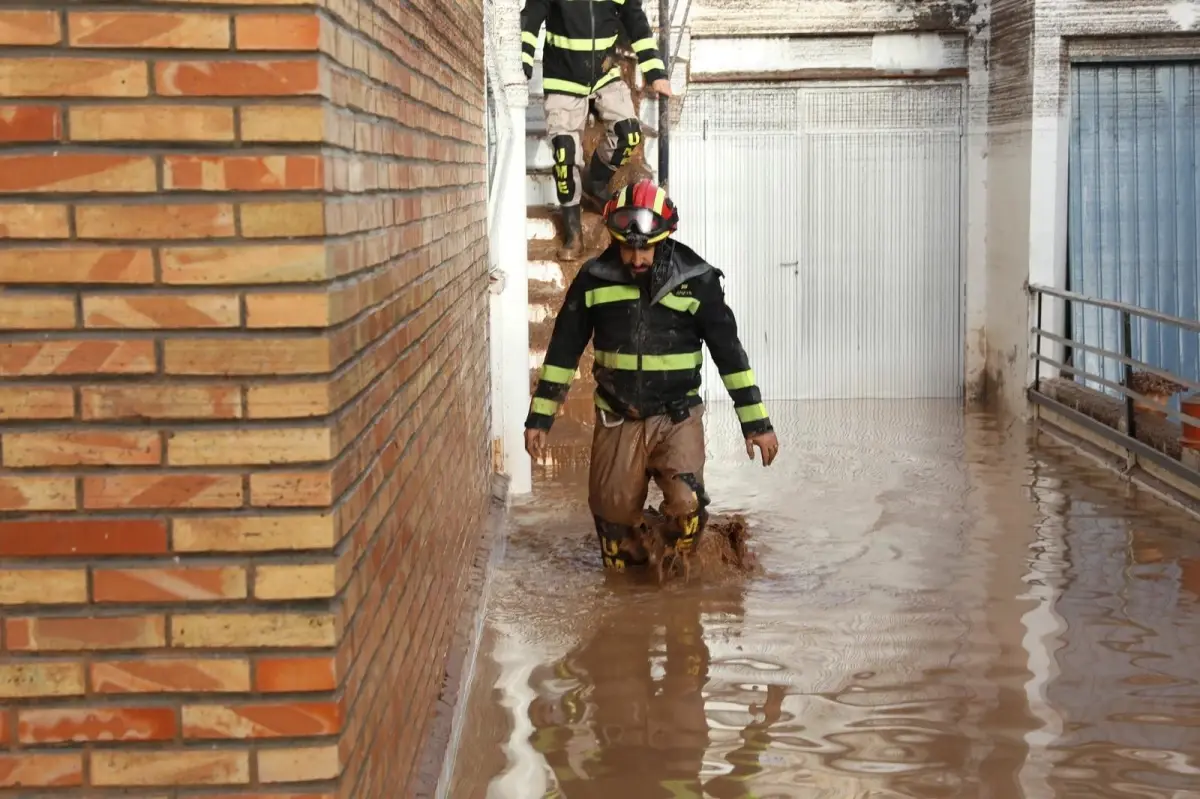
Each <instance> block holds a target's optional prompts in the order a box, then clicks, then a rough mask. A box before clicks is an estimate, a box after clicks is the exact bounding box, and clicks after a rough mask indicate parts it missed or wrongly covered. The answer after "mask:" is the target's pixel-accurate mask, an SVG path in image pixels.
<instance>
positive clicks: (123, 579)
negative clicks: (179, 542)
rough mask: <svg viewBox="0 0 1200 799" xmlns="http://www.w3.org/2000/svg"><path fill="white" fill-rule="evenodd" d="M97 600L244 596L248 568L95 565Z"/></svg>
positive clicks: (94, 593) (197, 599) (203, 599)
mask: <svg viewBox="0 0 1200 799" xmlns="http://www.w3.org/2000/svg"><path fill="white" fill-rule="evenodd" d="M92 596H93V598H94V599H95V601H96V602H130V603H135V602H183V601H193V602H212V601H215V600H221V599H244V598H245V596H246V570H245V569H243V568H242V567H240V566H214V567H201V566H194V567H190V568H178V569H96V570H94V571H93V573H92Z"/></svg>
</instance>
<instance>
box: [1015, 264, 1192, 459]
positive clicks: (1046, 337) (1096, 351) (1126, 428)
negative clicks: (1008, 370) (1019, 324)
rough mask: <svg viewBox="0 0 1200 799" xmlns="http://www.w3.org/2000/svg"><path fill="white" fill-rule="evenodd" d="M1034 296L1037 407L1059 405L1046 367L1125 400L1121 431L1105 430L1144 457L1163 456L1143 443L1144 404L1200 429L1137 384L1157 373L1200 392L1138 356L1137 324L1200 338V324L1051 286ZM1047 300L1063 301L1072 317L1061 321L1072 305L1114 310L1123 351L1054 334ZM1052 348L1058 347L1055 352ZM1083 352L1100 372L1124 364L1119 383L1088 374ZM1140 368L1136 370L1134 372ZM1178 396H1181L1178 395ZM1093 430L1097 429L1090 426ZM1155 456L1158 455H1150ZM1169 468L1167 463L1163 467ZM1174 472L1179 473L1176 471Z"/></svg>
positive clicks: (1040, 288) (1032, 291)
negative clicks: (1048, 325) (1045, 381)
mask: <svg viewBox="0 0 1200 799" xmlns="http://www.w3.org/2000/svg"><path fill="white" fill-rule="evenodd" d="M1029 292H1030V295H1031V297H1032V299H1033V302H1034V309H1033V310H1034V313H1035V316H1036V322H1035V324H1034V326H1033V327H1032V328H1031V333H1032V334H1033V341H1032V342H1031V344H1032V349H1031V350H1030V357H1031V359H1032V360H1033V363H1034V377H1033V385H1032V386H1031V387H1030V393H1031V399H1032V400H1033V401H1034V402H1035V403H1038V404H1042V405H1046V404H1057V403H1055V401H1054V400H1052V399H1050V398H1049V397H1048V396H1047V395H1046V394H1045V393H1044V392H1043V391H1042V376H1043V367H1051V368H1052V369H1054V370H1058V371H1059V372H1062V373H1064V374H1066V375H1070V376H1071V377H1073V378H1076V379H1082V380H1083V381H1084V382H1085V385H1086V384H1088V383H1090V384H1094V385H1097V386H1101V387H1103V388H1104V389H1106V390H1107V391H1105V392H1102V393H1103V394H1112V395H1114V396H1117V397H1119V398H1120V401H1121V402H1122V404H1123V409H1122V412H1121V428H1120V429H1117V430H1113V429H1112V428H1111V427H1106V429H1107V430H1109V431H1110V432H1111V433H1113V434H1114V435H1115V436H1118V437H1119V438H1121V439H1122V443H1123V444H1124V445H1125V446H1126V447H1127V449H1129V450H1130V451H1132V452H1135V453H1137V454H1141V455H1147V456H1150V457H1152V459H1154V460H1156V461H1159V460H1160V457H1161V456H1163V455H1164V453H1162V452H1160V451H1159V450H1156V449H1154V448H1151V447H1147V446H1146V445H1145V444H1143V443H1142V442H1141V441H1139V440H1138V418H1137V406H1138V404H1141V405H1143V406H1145V407H1146V408H1148V409H1152V410H1153V411H1156V412H1158V413H1159V414H1160V415H1163V416H1165V418H1167V419H1169V420H1170V421H1172V422H1177V423H1179V424H1180V425H1181V427H1182V426H1184V425H1192V426H1195V427H1200V418H1197V417H1196V416H1193V415H1189V414H1187V413H1185V412H1184V411H1183V410H1182V409H1181V410H1175V409H1174V408H1172V407H1171V406H1170V405H1165V404H1163V403H1161V402H1159V401H1158V400H1157V399H1156V398H1155V397H1151V396H1148V395H1147V394H1146V393H1143V392H1142V391H1139V390H1137V387H1136V385H1135V383H1136V382H1137V380H1136V375H1137V373H1138V372H1141V373H1144V374H1147V375H1153V376H1155V377H1156V378H1161V379H1162V380H1165V381H1169V382H1170V383H1174V384H1175V385H1176V386H1179V387H1182V388H1183V390H1184V391H1190V392H1200V382H1196V381H1195V380H1191V379H1189V378H1186V377H1184V376H1182V375H1179V374H1176V373H1174V372H1172V371H1169V370H1167V369H1164V368H1162V367H1160V366H1156V365H1154V364H1151V363H1147V362H1146V361H1144V360H1141V359H1139V358H1136V357H1134V335H1133V330H1134V321H1135V319H1136V320H1137V321H1138V322H1139V323H1157V324H1159V325H1167V326H1169V327H1172V328H1175V329H1177V330H1179V331H1180V333H1181V334H1189V333H1194V334H1197V335H1198V336H1200V320H1196V319H1184V318H1181V317H1177V316H1171V315H1169V314H1165V313H1161V312H1158V311H1152V310H1150V309H1148V308H1140V307H1137V306H1134V305H1129V304H1127V303H1123V302H1117V301H1115V300H1102V299H1099V298H1096V297H1089V296H1086V295H1083V294H1077V293H1075V292H1072V291H1065V290H1062V289H1055V288H1050V287H1048V286H1038V285H1031V286H1029ZM1047 298H1052V300H1057V301H1060V302H1061V303H1063V305H1064V307H1065V310H1066V311H1067V313H1064V314H1063V316H1062V318H1063V319H1066V318H1067V314H1069V313H1070V309H1071V305H1072V304H1075V305H1079V306H1084V307H1091V308H1097V309H1104V310H1108V311H1112V312H1115V313H1116V314H1118V315H1119V317H1120V326H1119V335H1118V348H1119V350H1120V351H1119V352H1117V351H1114V350H1109V349H1105V348H1104V347H1101V346H1097V345H1096V344H1093V343H1088V342H1084V341H1079V340H1078V339H1077V338H1076V337H1074V336H1065V335H1060V334H1058V333H1055V332H1054V331H1052V330H1047V329H1045V327H1044V324H1045V322H1044V319H1045V313H1046V312H1045V306H1046V302H1047ZM1044 341H1050V342H1053V343H1054V344H1056V345H1060V346H1061V347H1063V348H1064V349H1063V357H1062V358H1061V360H1060V359H1058V358H1053V357H1050V356H1049V355H1046V354H1045V352H1044V350H1045V349H1047V348H1046V347H1044V346H1043V342H1044ZM1050 349H1053V348H1050ZM1076 352H1079V353H1084V354H1086V355H1090V356H1094V358H1093V359H1099V362H1100V364H1101V368H1100V369H1099V370H1098V371H1100V372H1105V371H1107V370H1106V369H1104V368H1103V367H1104V364H1105V362H1112V363H1115V364H1119V367H1120V374H1121V377H1120V380H1119V381H1114V380H1112V379H1110V378H1109V377H1106V376H1105V375H1104V374H1096V373H1095V372H1092V371H1088V369H1087V368H1084V367H1083V366H1082V365H1081V363H1080V362H1082V361H1084V360H1086V359H1082V358H1076V357H1075V353H1076ZM1135 370H1136V371H1135ZM1177 393H1178V392H1177ZM1089 427H1093V429H1095V427H1094V425H1089ZM1151 453H1153V454H1151ZM1170 460H1171V461H1172V463H1173V464H1174V466H1181V464H1180V463H1179V462H1178V461H1175V460H1174V459H1170ZM1162 465H1166V464H1162ZM1168 468H1171V470H1172V471H1175V472H1178V470H1177V469H1176V468H1174V467H1168ZM1182 468H1184V469H1185V473H1186V476H1187V477H1188V478H1189V479H1195V478H1200V472H1196V471H1195V470H1193V469H1190V468H1187V467H1182Z"/></svg>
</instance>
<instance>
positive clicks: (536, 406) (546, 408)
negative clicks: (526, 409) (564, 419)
mask: <svg viewBox="0 0 1200 799" xmlns="http://www.w3.org/2000/svg"><path fill="white" fill-rule="evenodd" d="M530 410H532V411H533V412H534V413H540V414H541V415H542V416H553V415H554V414H556V413H558V403H557V402H555V401H554V400H548V399H543V398H542V397H534V398H533V405H532V407H531V408H530Z"/></svg>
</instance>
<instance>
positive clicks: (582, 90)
mask: <svg viewBox="0 0 1200 799" xmlns="http://www.w3.org/2000/svg"><path fill="white" fill-rule="evenodd" d="M542 88H543V89H545V90H546V91H548V92H567V93H568V94H578V95H582V96H584V97H587V96H588V95H589V94H591V93H592V90H591V89H590V88H589V87H588V86H587V84H584V83H576V82H575V81H571V80H560V79H558V78H546V79H544V80H543V81H542Z"/></svg>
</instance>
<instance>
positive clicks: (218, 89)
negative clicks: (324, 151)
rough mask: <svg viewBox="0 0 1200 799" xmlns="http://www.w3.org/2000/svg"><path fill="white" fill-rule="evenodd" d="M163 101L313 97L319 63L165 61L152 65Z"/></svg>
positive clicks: (318, 85) (316, 90) (318, 84)
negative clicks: (170, 99)
mask: <svg viewBox="0 0 1200 799" xmlns="http://www.w3.org/2000/svg"><path fill="white" fill-rule="evenodd" d="M154 70H155V71H154V75H155V81H156V85H157V86H158V92H159V94H161V95H163V96H164V97H280V96H300V95H311V94H316V93H317V92H318V90H319V88H320V74H321V68H320V63H319V62H318V61H317V60H316V59H311V60H305V61H166V62H159V63H158V64H156V65H155V68H154Z"/></svg>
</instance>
